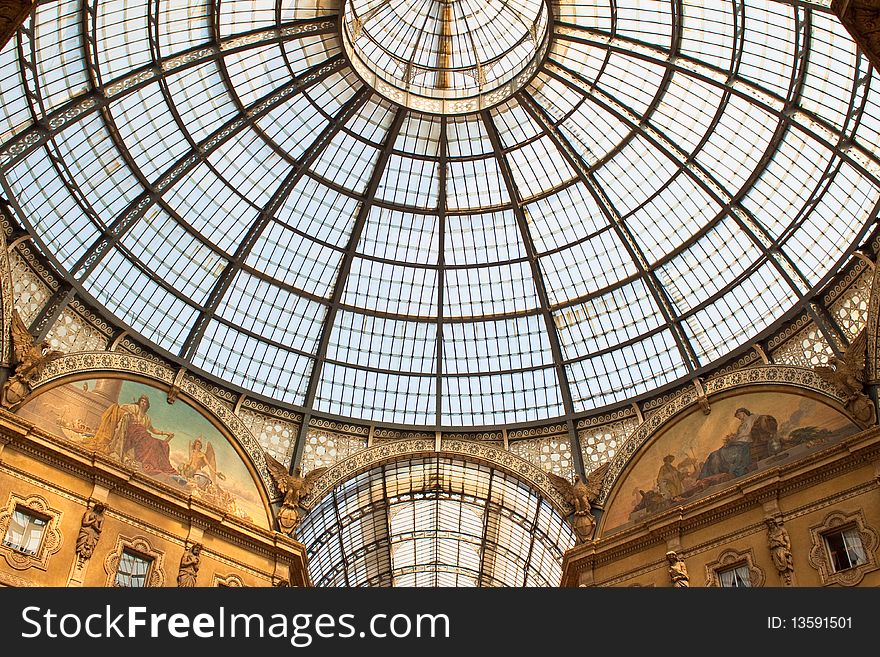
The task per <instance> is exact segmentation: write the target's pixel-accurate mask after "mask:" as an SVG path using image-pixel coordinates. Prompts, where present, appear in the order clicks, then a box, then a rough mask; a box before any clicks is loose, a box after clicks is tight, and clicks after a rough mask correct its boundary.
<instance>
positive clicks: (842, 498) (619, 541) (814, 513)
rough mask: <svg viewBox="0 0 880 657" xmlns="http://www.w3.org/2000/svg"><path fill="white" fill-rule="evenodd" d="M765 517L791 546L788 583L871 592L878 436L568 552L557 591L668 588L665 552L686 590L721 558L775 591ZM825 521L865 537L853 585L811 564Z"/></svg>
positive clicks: (879, 512) (877, 519) (876, 431)
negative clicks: (682, 574)
mask: <svg viewBox="0 0 880 657" xmlns="http://www.w3.org/2000/svg"><path fill="white" fill-rule="evenodd" d="M775 515H781V516H782V517H783V519H784V526H785V529H786V530H787V531H788V534H789V537H790V539H791V544H792V548H791V551H792V556H793V565H794V580H793V585H795V586H880V541H878V540H877V536H878V535H880V428H877V427H875V428H872V429H869V430H866V431H863V432H861V433H859V434H857V435H855V436H852V437H851V438H849V439H846V440H844V441H843V442H842V443H840V444H837V445H834V446H832V447H829V448H828V449H827V450H823V451H821V452H819V453H817V454H814V455H812V456H811V457H809V458H808V459H805V460H804V461H801V462H798V463H794V464H791V465H790V466H788V467H787V468H785V469H782V468H779V469H776V470H771V471H769V472H765V473H762V474H761V476H759V477H750V478H749V480H748V481H747V482H743V483H741V484H738V485H734V486H732V487H730V488H728V489H726V490H724V491H721V492H720V493H717V494H714V495H712V496H711V497H709V498H708V499H700V500H697V501H694V502H692V503H690V504H687V505H682V506H680V507H677V508H675V509H671V510H669V511H666V512H664V513H661V514H658V515H657V516H655V517H653V518H650V519H648V520H646V521H645V522H643V523H641V524H639V525H636V526H634V527H627V528H625V529H623V530H621V531H619V532H617V533H610V534H608V535H605V536H602V537H600V538H598V539H597V540H595V541H593V542H591V543H588V544H585V545H580V546H577V547H575V548H574V549H572V550H570V551H569V553H568V554H567V555H566V558H565V562H564V564H563V585H564V586H618V587H619V586H655V587H668V586H671V580H670V578H669V575H668V573H667V566H668V563H667V561H666V558H665V555H666V552H667V550H670V549H673V550H675V551H676V552H678V553H679V554H680V555H681V556H682V557H683V558H684V561H685V564H686V566H687V570H688V575H689V578H690V586H692V587H702V586H706V585H707V584H709V581H708V580H709V579H710V578H709V577H707V574H708V575H711V571H712V570H714V569H715V568H717V567H718V564H719V562H720V561H721V560H722V558H723V557H724V555H725V554H726V553H727V554H728V556H729V557H730V555H733V556H734V557H735V558H736V560H737V561H748V562H749V563H750V564H751V565H753V566H754V567H755V569H756V571H755V573H756V575H757V581H758V583H759V585H762V586H782V585H783V582H782V580H781V579H780V576H779V573H778V571H777V570H776V568H775V566H774V564H773V561H772V558H771V555H770V550H769V548H768V545H767V525H766V523H765V519H766V518H767V517H768V516H775ZM834 518H838V519H839V518H844V519H845V520H846V523H847V524H851V523H853V522H857V523H861V524H862V525H864V527H865V529H866V534H865V536H866V541H865V547H866V550H867V551H868V552H869V554H868V556H869V559H870V560H871V562H872V563H871V564H869V565H868V566H866V567H864V568H861V571H863V572H860V573H859V574H858V575H859V576H858V578H857V579H858V581H850V582H841V581H836V579H835V578H834V577H833V576H830V577H829V576H828V573H825V574H823V573H822V572H821V568H820V567H818V566H817V563H816V561H817V558H816V557H817V555H824V554H825V553H824V545H822V544H821V543H817V541H821V540H822V538H821V536H822V533H823V532H826V531H827V530H828V529H829V528H830V525H829V524H828V523H829V521H831V522H832V524H833V521H834ZM817 537H818V538H817ZM872 541H873V543H872ZM817 545H818V548H817V547H816V546H817ZM707 567H708V568H709V571H708V573H707ZM842 572H845V571H842ZM761 580H763V581H761Z"/></svg>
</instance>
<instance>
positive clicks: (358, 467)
mask: <svg viewBox="0 0 880 657" xmlns="http://www.w3.org/2000/svg"><path fill="white" fill-rule="evenodd" d="M416 456H433V457H447V458H460V459H464V460H466V461H474V462H477V463H482V464H485V465H488V466H490V467H493V468H497V469H499V470H502V471H504V472H507V473H509V474H511V475H513V476H515V477H516V478H517V479H519V480H521V481H523V482H524V483H526V484H527V485H529V486H530V487H531V488H532V489H534V490H535V491H537V492H539V493H540V494H541V495H542V496H543V497H544V498H545V499H546V500H547V501H548V502H550V504H552V505H553V507H554V508H555V509H556V510H557V511H558V512H559V513H560V514H561V515H562V516H563V517H564V516H568V515H570V514H571V513H572V511H573V509H572V507H571V505H570V504H568V502H566V501H565V499H564V498H563V497H562V495H561V494H560V493H559V491H558V490H556V488H555V487H554V486H553V483H552V482H551V481H550V477H548V476H547V473H546V472H544V471H543V470H541V469H540V468H538V467H537V466H534V465H532V464H531V463H529V462H528V461H526V460H524V459H522V458H520V457H519V456H516V455H515V454H511V453H510V452H507V451H505V450H503V449H499V448H497V447H493V446H492V445H488V444H486V443H477V442H472V441H466V440H453V439H449V438H443V439H442V440H441V441H440V450H439V451H436V450H435V441H434V437H433V436H432V437H431V438H430V439H418V440H398V441H394V442H388V443H384V444H382V445H379V446H377V447H370V448H368V449H365V450H362V451H360V452H358V453H357V454H354V455H352V456H350V457H348V458H347V459H344V460H342V461H340V462H339V463H337V464H336V465H333V466H331V467H330V468H329V469H328V470H327V471H326V472H325V473H324V474H322V475H321V476H320V477H319V478H318V479H317V480H316V481H315V485H314V488H313V489H312V491H311V493H310V494H309V495H308V496H306V497H304V498H303V500H302V506H303V507H304V508H305V509H306V510H310V509H312V508H313V507H314V506H315V505H316V504H317V503H318V502H319V501H320V500H321V499H322V498H323V497H324V496H325V495H327V494H328V493H329V492H330V491H332V490H333V489H334V488H336V487H337V486H339V485H340V484H342V483H344V482H345V481H347V480H349V479H351V478H352V477H354V476H355V475H357V474H360V473H361V472H364V471H366V470H369V469H371V468H373V467H375V466H377V465H380V464H382V463H387V462H390V461H396V460H398V459H402V458H411V457H416Z"/></svg>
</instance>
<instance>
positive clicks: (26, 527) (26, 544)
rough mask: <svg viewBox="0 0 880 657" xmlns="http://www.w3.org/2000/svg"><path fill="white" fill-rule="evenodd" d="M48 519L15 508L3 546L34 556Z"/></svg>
mask: <svg viewBox="0 0 880 657" xmlns="http://www.w3.org/2000/svg"><path fill="white" fill-rule="evenodd" d="M48 522H49V519H48V518H46V517H45V516H41V515H38V514H36V513H33V512H32V511H31V510H29V509H27V508H25V507H21V506H17V507H15V511H14V512H13V514H12V517H11V518H10V520H9V529H7V530H6V536H5V537H4V538H3V545H5V546H6V547H9V548H12V549H13V550H17V551H18V552H22V553H24V554H30V555H33V556H36V554H37V552H39V550H40V543H41V542H42V540H43V533H44V532H45V531H46V524H47V523H48Z"/></svg>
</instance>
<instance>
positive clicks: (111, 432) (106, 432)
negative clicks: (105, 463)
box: [94, 395, 177, 476]
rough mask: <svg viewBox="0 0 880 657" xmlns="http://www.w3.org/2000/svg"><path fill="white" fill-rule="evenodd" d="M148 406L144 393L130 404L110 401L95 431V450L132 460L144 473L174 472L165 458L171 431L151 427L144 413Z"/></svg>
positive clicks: (151, 424)
mask: <svg viewBox="0 0 880 657" xmlns="http://www.w3.org/2000/svg"><path fill="white" fill-rule="evenodd" d="M149 408H150V400H149V398H148V397H147V396H146V395H141V396H140V397H139V398H138V400H137V402H135V403H133V404H110V406H108V407H107V410H105V411H104V413H103V414H102V415H101V423H100V424H99V425H98V429H97V431H96V432H95V438H94V443H95V449H96V450H97V451H99V452H102V453H105V454H110V455H115V456H118V457H119V459H120V460H121V461H132V460H133V461H135V462H137V463H138V464H140V469H141V470H142V471H143V472H144V473H145V474H148V475H153V476H155V475H162V474H167V475H172V474H176V473H177V469H176V468H175V467H174V466H173V465H171V461H170V460H169V453H170V447H169V445H168V443H169V442H170V441H171V439H172V438H173V437H174V434H173V433H171V432H170V431H162V430H160V429H156V428H155V427H154V426H153V422H152V420H150V416H149V415H148V414H147V411H148V410H149ZM154 434H155V435H154ZM155 436H165V438H164V439H159V438H156V437H155Z"/></svg>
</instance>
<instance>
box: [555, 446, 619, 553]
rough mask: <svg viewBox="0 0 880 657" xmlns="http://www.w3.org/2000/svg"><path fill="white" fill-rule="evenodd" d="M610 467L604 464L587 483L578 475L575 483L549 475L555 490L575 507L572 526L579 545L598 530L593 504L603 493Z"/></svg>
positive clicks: (590, 475)
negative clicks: (603, 485) (603, 483)
mask: <svg viewBox="0 0 880 657" xmlns="http://www.w3.org/2000/svg"><path fill="white" fill-rule="evenodd" d="M609 465H610V464H609V463H603V464H602V465H600V466H599V467H598V468H596V469H595V470H593V471H592V472H591V473H590V474H589V475H587V481H586V482H583V481H581V478H580V477H579V476H578V475H575V477H574V482H570V481H568V479H566V478H565V477H560V476H559V475H557V474H554V473H552V472H548V473H547V476H548V477H549V478H550V481H551V482H552V484H553V486H554V488H556V490H558V491H559V494H560V495H562V497H563V498H564V499H565V501H566V502H568V503H569V504H571V505H572V506H573V507H574V517H573V518H572V521H571V526H572V529H573V530H574V533H575V536H576V537H577V541H578V543H585V542H587V541H589V540H590V539H592V537H593V531H594V530H595V528H596V522H595V520H593V513H592V512H593V502H595V501H596V498H598V497H599V493H600V492H601V491H602V482H603V481H604V480H605V474H606V473H607V472H608V466H609Z"/></svg>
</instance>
